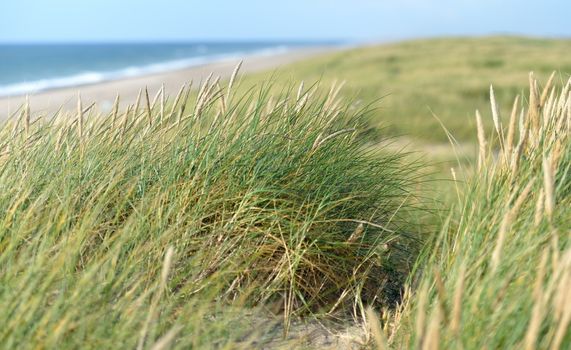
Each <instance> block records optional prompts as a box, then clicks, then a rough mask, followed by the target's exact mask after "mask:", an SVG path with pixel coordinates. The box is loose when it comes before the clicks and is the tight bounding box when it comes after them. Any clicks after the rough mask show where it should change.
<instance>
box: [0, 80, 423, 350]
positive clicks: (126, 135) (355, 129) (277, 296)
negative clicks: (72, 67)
mask: <svg viewBox="0 0 571 350" xmlns="http://www.w3.org/2000/svg"><path fill="white" fill-rule="evenodd" d="M234 80H235V75H234V76H233V78H232V79H231V81H230V85H232V84H233V82H234ZM188 91H189V90H188V89H186V90H184V89H183V90H181V93H180V94H179V96H178V97H177V98H175V100H174V101H173V102H169V101H168V99H167V98H166V96H163V95H162V93H161V95H158V97H157V98H156V99H155V101H154V102H153V101H150V99H149V96H148V93H147V92H146V91H145V93H141V94H140V98H139V99H138V100H137V102H136V103H135V104H134V105H131V106H128V107H127V109H126V110H125V111H123V112H120V111H119V110H118V108H113V110H112V112H111V113H110V114H109V115H99V114H98V113H96V112H95V108H93V106H89V107H87V108H86V107H85V106H84V105H83V104H82V102H81V99H79V101H78V108H77V113H76V114H75V115H69V114H66V113H58V114H56V115H55V116H53V117H52V118H50V119H39V120H33V118H31V116H30V108H29V106H28V105H26V106H24V108H23V109H22V113H21V115H20V117H19V118H18V119H17V120H15V121H11V122H8V123H6V124H5V125H4V128H3V129H2V131H1V132H0V139H1V140H2V144H1V145H0V147H1V158H0V188H1V191H0V210H1V211H2V212H3V213H5V215H4V216H3V217H2V222H1V224H0V252H1V254H0V286H1V287H0V309H2V310H3V312H2V313H1V315H0V324H2V325H3V327H2V328H1V331H0V343H1V344H3V346H5V347H7V348H16V347H19V348H20V347H36V346H45V347H48V348H55V347H57V348H66V347H67V348H76V347H78V346H81V347H86V346H87V347H93V348H112V347H122V348H137V349H143V348H151V346H152V347H153V348H165V347H175V348H188V347H195V348H200V347H210V346H219V347H224V346H225V344H226V345H227V344H231V343H233V342H236V341H237V342H239V343H244V342H245V340H244V339H246V338H247V334H248V333H249V332H251V329H242V328H241V327H236V326H235V325H234V326H233V325H232V321H231V320H235V319H239V318H240V317H242V316H241V315H242V314H243V313H244V311H243V309H242V308H243V307H245V306H250V307H266V308H269V309H271V310H274V311H278V312H280V313H281V314H283V315H285V317H286V320H288V319H289V317H290V316H291V315H301V314H307V313H308V312H327V313H334V312H336V311H341V312H348V311H350V310H358V309H359V307H360V306H361V305H362V303H363V302H366V303H370V304H382V305H389V304H391V303H394V302H396V301H397V300H398V298H399V296H400V289H401V283H402V280H403V278H404V276H405V275H406V272H407V270H408V268H409V266H410V265H411V264H412V259H413V256H414V253H415V251H416V248H417V243H416V242H417V240H418V233H417V232H415V230H416V229H415V226H414V225H413V223H412V222H411V220H412V219H411V218H412V215H410V211H411V210H413V207H414V206H415V205H416V204H415V203H416V202H414V194H413V193H412V192H411V191H410V188H411V186H412V184H413V183H414V182H415V181H417V180H416V179H415V175H414V169H415V166H409V167H408V168H407V167H405V166H406V164H405V161H404V159H403V158H402V156H401V155H399V154H394V153H390V152H388V151H385V152H379V151H377V150H375V151H372V150H371V149H370V148H369V147H367V146H368V143H367V140H366V138H363V137H358V135H359V132H360V128H361V126H362V121H363V117H364V114H365V112H366V111H363V110H359V109H356V108H355V107H354V106H352V105H349V104H343V103H338V102H336V101H337V100H336V98H335V96H334V94H329V95H326V96H319V95H318V94H316V93H315V92H314V91H312V90H310V91H304V90H303V89H300V91H299V92H298V94H297V96H296V95H294V94H289V95H288V96H285V97H283V98H279V99H275V98H272V97H271V96H269V95H268V93H267V91H268V90H267V89H266V88H261V89H258V90H256V91H253V92H251V93H249V94H246V95H244V96H242V97H240V98H238V97H237V96H233V95H232V93H231V92H232V91H231V89H229V88H228V89H224V88H222V87H220V85H219V83H218V81H217V80H215V81H213V80H212V79H210V78H209V79H208V80H207V81H205V82H204V84H202V86H201V87H200V88H199V92H198V95H197V97H196V99H195V100H193V101H192V102H187V101H188V100H187V98H185V97H184V96H188ZM286 95H287V94H286ZM118 102H119V101H117V103H118ZM230 305H235V306H239V308H238V310H242V311H232V310H236V309H235V308H233V307H230ZM253 310H257V309H253ZM220 315H223V316H220ZM286 323H287V322H286ZM260 329H264V328H263V327H260Z"/></svg>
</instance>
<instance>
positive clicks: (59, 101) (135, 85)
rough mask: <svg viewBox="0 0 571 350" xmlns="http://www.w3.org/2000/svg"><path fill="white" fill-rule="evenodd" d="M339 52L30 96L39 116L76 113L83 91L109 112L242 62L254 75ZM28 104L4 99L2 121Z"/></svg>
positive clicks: (306, 52) (317, 50) (222, 64)
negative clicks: (143, 91)
mask: <svg viewBox="0 0 571 350" xmlns="http://www.w3.org/2000/svg"><path fill="white" fill-rule="evenodd" d="M336 49H337V48H332V47H312V48H303V49H297V50H292V51H288V52H286V53H281V54H275V55H252V56H247V57H244V58H242V59H232V60H224V61H217V62H212V63H208V64H204V65H199V66H194V67H190V68H186V69H182V70H176V71H170V72H165V73H159V74H152V75H146V76H140V77H134V78H127V79H121V80H114V81H107V82H102V83H97V84H92V85H84V86H76V87H70V88H62V89H54V90H48V91H42V92H38V93H36V94H32V95H30V97H29V98H30V107H31V109H32V111H33V112H34V114H35V115H38V114H43V115H49V114H51V113H54V112H55V111H57V110H58V109H59V108H60V107H61V108H63V109H64V110H65V109H68V110H72V109H74V108H75V106H76V101H77V95H78V93H79V92H80V93H81V98H82V102H83V103H84V105H88V104H91V103H92V102H97V105H98V107H99V109H100V110H102V111H107V110H109V109H110V108H111V106H112V104H113V101H114V100H115V96H116V95H117V93H119V94H120V95H121V102H122V104H126V103H133V102H135V100H136V97H137V94H138V92H139V89H140V88H144V87H148V89H149V93H152V94H153V95H154V93H155V92H156V91H158V90H159V89H160V88H161V86H162V85H163V84H164V86H165V91H166V93H167V94H168V95H171V96H173V95H175V94H176V93H177V91H178V90H179V89H180V87H181V86H182V85H183V84H185V83H188V82H189V81H191V80H192V81H194V82H199V81H201V80H204V79H206V77H207V76H208V75H209V74H210V73H213V75H214V76H220V77H221V78H227V77H229V76H230V75H231V74H232V71H233V70H234V68H235V67H236V65H237V64H238V63H239V62H240V61H241V60H242V61H243V64H242V68H241V72H242V73H253V72H260V71H267V70H271V69H277V68H280V67H282V66H285V65H287V64H290V63H292V62H295V61H299V60H302V59H305V58H308V57H310V56H315V55H318V54H322V53H325V52H329V51H332V50H336ZM151 98H152V96H151ZM24 101H25V96H10V97H0V120H5V119H7V118H8V117H9V116H10V115H12V114H13V113H15V112H17V111H18V108H19V107H20V106H22V104H23V103H24Z"/></svg>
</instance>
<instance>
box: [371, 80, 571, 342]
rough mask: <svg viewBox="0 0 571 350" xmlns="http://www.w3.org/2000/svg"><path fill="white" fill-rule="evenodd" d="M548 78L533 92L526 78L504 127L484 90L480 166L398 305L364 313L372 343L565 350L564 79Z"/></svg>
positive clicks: (569, 250)
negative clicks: (526, 90) (486, 119)
mask: <svg viewBox="0 0 571 350" xmlns="http://www.w3.org/2000/svg"><path fill="white" fill-rule="evenodd" d="M552 77H553V76H552ZM552 84H553V78H551V79H550V82H548V83H547V84H546V85H545V87H544V88H543V90H542V91H540V90H539V89H538V83H537V81H536V80H535V78H534V77H533V75H530V94H529V96H528V98H526V99H517V100H516V103H515V104H514V106H513V110H512V112H511V114H510V115H511V117H510V122H509V124H508V126H507V128H506V127H505V126H504V125H502V123H501V122H500V118H499V117H498V114H499V109H498V108H497V106H496V105H495V98H494V95H493V93H494V92H493V89H491V90H490V93H491V98H490V100H491V101H492V108H491V112H492V113H491V114H492V117H493V119H494V129H495V131H494V134H492V135H485V133H484V131H483V129H482V128H478V139H479V141H480V158H479V163H478V164H479V170H478V172H477V173H475V174H474V175H473V176H472V178H471V179H469V180H468V183H467V185H466V190H465V193H464V194H463V195H462V199H461V202H460V203H459V209H458V210H452V211H451V214H450V216H449V218H448V220H447V222H446V224H445V225H444V226H443V228H442V230H441V233H440V235H439V236H437V237H436V238H435V239H434V241H433V242H432V243H429V244H427V245H426V247H425V248H424V251H423V253H421V255H420V258H419V259H418V261H417V268H416V270H417V272H416V273H415V274H413V275H412V278H411V283H410V284H411V288H412V290H410V291H409V292H407V295H406V297H405V298H404V300H403V302H402V303H401V305H400V307H398V308H397V309H396V310H392V311H389V312H385V313H384V314H383V319H384V320H385V321H386V322H384V323H383V324H382V325H381V323H380V322H379V320H378V319H377V317H378V316H376V315H375V313H374V312H373V311H369V313H368V315H369V317H368V318H369V320H370V322H369V323H370V325H371V327H372V328H371V329H372V332H371V335H373V336H374V341H375V346H376V347H378V348H388V347H389V346H390V347H391V348H398V349H401V348H402V349H408V348H413V347H414V348H422V349H569V348H570V347H571V138H570V136H571V80H569V81H567V82H564V84H563V87H562V88H557V87H554V86H553V85H552ZM519 101H521V104H520V102H519ZM477 119H478V125H481V116H480V114H479V113H478V114H477ZM516 120H518V121H517V122H516ZM518 124H519V127H516V125H518Z"/></svg>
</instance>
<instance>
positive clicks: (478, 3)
mask: <svg viewBox="0 0 571 350" xmlns="http://www.w3.org/2000/svg"><path fill="white" fill-rule="evenodd" d="M570 15H571V0H541V1H540V0H531V1H530V0H496V1H494V0H391V1H385V0H345V1H343V0H284V1H274V0H242V1H240V0H187V1H183V0H138V1H131V0H0V42H30V41H31V42H45V41H157V40H161V41H162V40H165V41H172V40H179V41H180V40H264V39H296V40H300V39H301V40H316V39H317V40H319V39H348V40H393V39H401V38H410V37H421V36H441V35H482V34H524V35H533V36H566V37H570V36H571V23H570V21H569V16H570Z"/></svg>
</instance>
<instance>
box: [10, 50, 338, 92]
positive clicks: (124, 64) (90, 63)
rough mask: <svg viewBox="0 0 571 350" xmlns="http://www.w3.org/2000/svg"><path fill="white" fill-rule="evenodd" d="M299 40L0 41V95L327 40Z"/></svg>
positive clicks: (128, 75)
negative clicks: (34, 42) (11, 42)
mask: <svg viewBox="0 0 571 350" xmlns="http://www.w3.org/2000/svg"><path fill="white" fill-rule="evenodd" d="M331 44H332V43H299V42H240V43H236V42H228V43H223V42H193V43H86V44H0V96H12V95H22V94H29V93H35V92H38V91H43V90H48V89H54V88H62V87H70V86H78V85H85V84H93V83H98V82H102V81H108V80H116V79H122V78H128V77H136V76H141V75H146V74H152V73H160V72H165V71H171V70H176V69H182V68H187V67H192V66H196V65H201V64H205V63H209V62H213V61H220V60H225V59H232V58H238V57H244V56H248V55H275V54H279V53H284V52H287V51H289V50H292V49H296V48H301V47H307V46H316V45H331Z"/></svg>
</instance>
